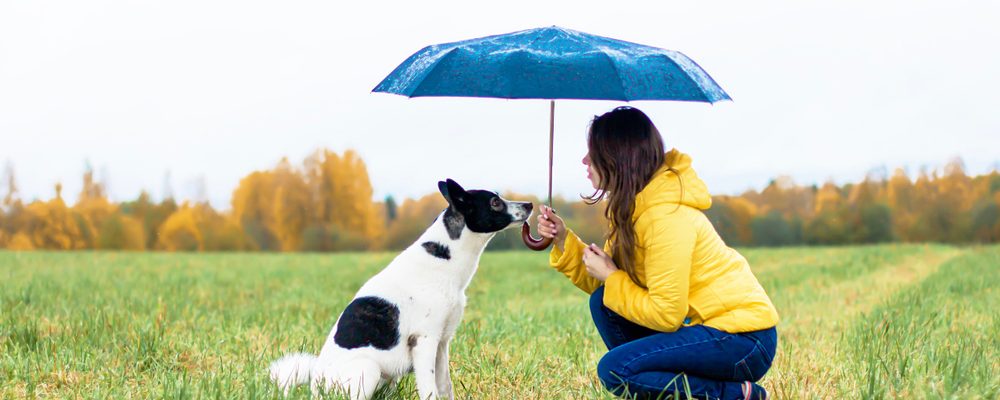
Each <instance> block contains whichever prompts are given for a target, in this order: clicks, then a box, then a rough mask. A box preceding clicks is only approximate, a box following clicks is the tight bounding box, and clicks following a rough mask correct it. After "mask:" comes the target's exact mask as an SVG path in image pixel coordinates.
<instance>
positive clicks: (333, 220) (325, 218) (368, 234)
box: [305, 149, 385, 250]
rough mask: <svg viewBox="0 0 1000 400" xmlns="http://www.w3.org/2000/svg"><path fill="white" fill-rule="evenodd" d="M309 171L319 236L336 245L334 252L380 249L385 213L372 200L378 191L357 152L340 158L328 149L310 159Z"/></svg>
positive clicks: (308, 175)
mask: <svg viewBox="0 0 1000 400" xmlns="http://www.w3.org/2000/svg"><path fill="white" fill-rule="evenodd" d="M305 169H306V176H307V179H308V185H309V187H310V189H311V192H312V209H313V212H314V217H315V219H314V220H313V222H314V223H313V226H311V230H312V231H313V232H317V235H316V236H321V237H326V238H328V240H327V241H331V242H333V244H332V245H331V246H332V247H333V248H332V249H333V250H360V249H363V248H374V247H377V246H378V245H379V244H380V242H382V240H380V238H381V237H382V235H383V234H384V233H385V214H384V213H383V212H382V211H381V210H380V209H379V208H378V206H377V204H376V203H375V202H373V201H372V195H373V192H374V191H373V189H372V185H371V181H370V180H369V178H368V169H367V167H366V166H365V163H364V161H362V160H361V157H360V156H358V154H357V153H356V152H354V151H353V150H347V151H345V152H344V155H343V156H339V155H337V153H335V152H333V151H330V150H326V149H324V150H320V151H317V152H316V153H314V154H313V155H312V156H310V157H309V158H307V159H306V161H305ZM315 241H322V240H314V242H315Z"/></svg>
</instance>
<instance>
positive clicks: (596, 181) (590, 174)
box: [583, 153, 601, 190]
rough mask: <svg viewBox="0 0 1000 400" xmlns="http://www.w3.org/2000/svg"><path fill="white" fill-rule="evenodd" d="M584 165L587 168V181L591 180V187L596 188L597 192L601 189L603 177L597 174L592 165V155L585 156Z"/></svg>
mask: <svg viewBox="0 0 1000 400" xmlns="http://www.w3.org/2000/svg"><path fill="white" fill-rule="evenodd" d="M583 165H586V166H587V179H590V185H591V186H593V187H594V190H597V188H599V187H601V176H600V175H598V174H597V169H596V168H594V165H593V164H591V163H590V153H587V154H585V155H584V156H583Z"/></svg>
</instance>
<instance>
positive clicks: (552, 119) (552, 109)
mask: <svg viewBox="0 0 1000 400" xmlns="http://www.w3.org/2000/svg"><path fill="white" fill-rule="evenodd" d="M555 131H556V101H555V100H550V102H549V207H552V144H553V142H554V141H555V136H556V135H555Z"/></svg>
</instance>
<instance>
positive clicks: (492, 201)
mask: <svg viewBox="0 0 1000 400" xmlns="http://www.w3.org/2000/svg"><path fill="white" fill-rule="evenodd" d="M438 190H440V191H441V195H442V196H444V198H445V200H448V207H449V210H450V211H453V212H455V213H457V214H458V215H461V217H462V219H463V220H464V222H465V226H466V227H468V228H469V230H470V231H473V232H478V233H492V232H497V231H500V230H503V229H505V228H510V227H513V226H518V225H520V224H521V223H522V222H524V221H526V220H527V219H528V216H529V215H531V203H526V202H521V201H510V200H507V199H504V198H503V197H500V195H498V194H496V193H494V192H490V191H487V190H468V191H467V190H465V189H462V187H461V186H459V184H458V183H457V182H455V181H453V180H451V179H448V180H446V181H442V182H438Z"/></svg>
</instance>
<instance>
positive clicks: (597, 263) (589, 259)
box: [583, 243, 618, 282]
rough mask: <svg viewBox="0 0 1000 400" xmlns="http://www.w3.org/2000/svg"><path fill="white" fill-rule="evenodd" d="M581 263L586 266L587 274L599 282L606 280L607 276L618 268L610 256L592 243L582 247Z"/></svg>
mask: <svg viewBox="0 0 1000 400" xmlns="http://www.w3.org/2000/svg"><path fill="white" fill-rule="evenodd" d="M583 264H584V265H586V266H587V274H589V275H590V276H592V277H593V278H594V279H597V280H599V281H601V282H604V281H605V280H607V279H608V276H611V274H613V273H614V272H615V271H617V270H618V266H617V265H615V262H614V260H612V259H611V256H609V255H608V254H607V253H605V252H604V249H602V248H600V247H599V246H597V245H596V244H593V243H591V244H590V246H587V248H585V249H583Z"/></svg>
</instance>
